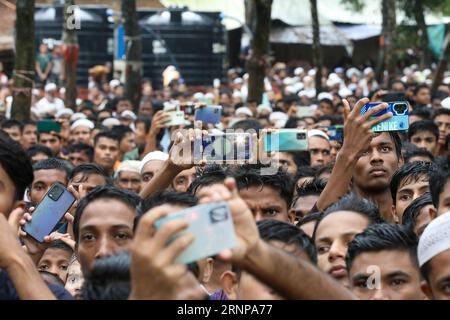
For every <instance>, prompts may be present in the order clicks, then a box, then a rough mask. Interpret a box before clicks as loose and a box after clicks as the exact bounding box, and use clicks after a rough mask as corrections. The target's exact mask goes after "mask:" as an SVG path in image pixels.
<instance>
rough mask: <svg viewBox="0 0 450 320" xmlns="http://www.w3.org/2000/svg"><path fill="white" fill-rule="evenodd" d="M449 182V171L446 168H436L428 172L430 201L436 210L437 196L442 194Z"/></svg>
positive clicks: (437, 204)
mask: <svg viewBox="0 0 450 320" xmlns="http://www.w3.org/2000/svg"><path fill="white" fill-rule="evenodd" d="M449 180H450V170H449V168H448V166H446V167H444V168H437V169H436V170H433V171H432V172H430V178H429V180H428V182H429V184H430V193H431V199H432V200H433V205H434V207H435V208H436V209H438V208H439V196H440V195H441V193H442V192H444V187H445V185H446V184H447V182H448V181H449Z"/></svg>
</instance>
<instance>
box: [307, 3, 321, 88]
mask: <svg viewBox="0 0 450 320" xmlns="http://www.w3.org/2000/svg"><path fill="white" fill-rule="evenodd" d="M309 3H310V6H311V17H312V28H313V45H312V50H313V63H314V66H315V67H316V75H315V82H316V96H317V95H318V94H319V93H320V91H321V89H322V88H321V87H322V65H323V60H322V48H321V47H320V25H319V16H318V14H317V0H310V1H309Z"/></svg>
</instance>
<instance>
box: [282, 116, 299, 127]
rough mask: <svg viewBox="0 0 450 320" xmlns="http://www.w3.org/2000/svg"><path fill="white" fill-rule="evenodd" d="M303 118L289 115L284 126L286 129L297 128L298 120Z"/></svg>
mask: <svg viewBox="0 0 450 320" xmlns="http://www.w3.org/2000/svg"><path fill="white" fill-rule="evenodd" d="M300 120H301V119H300V118H299V117H289V118H288V119H287V121H286V124H285V125H284V127H285V128H286V129H295V128H297V122H298V121H300Z"/></svg>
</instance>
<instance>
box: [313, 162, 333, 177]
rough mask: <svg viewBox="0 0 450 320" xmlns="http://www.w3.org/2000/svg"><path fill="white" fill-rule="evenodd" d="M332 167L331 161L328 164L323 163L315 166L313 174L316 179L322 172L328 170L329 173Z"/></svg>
mask: <svg viewBox="0 0 450 320" xmlns="http://www.w3.org/2000/svg"><path fill="white" fill-rule="evenodd" d="M333 167H334V164H333V163H328V164H325V165H323V166H320V167H318V168H316V174H315V177H316V179H318V178H319V177H320V175H321V174H322V173H326V172H328V173H330V174H331V172H332V171H333Z"/></svg>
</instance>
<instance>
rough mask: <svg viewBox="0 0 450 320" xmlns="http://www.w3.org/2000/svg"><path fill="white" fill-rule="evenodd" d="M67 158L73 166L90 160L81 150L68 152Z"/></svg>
mask: <svg viewBox="0 0 450 320" xmlns="http://www.w3.org/2000/svg"><path fill="white" fill-rule="evenodd" d="M68 158H69V161H70V162H71V163H72V164H73V166H74V167H76V166H79V165H80V164H83V163H89V162H90V159H89V157H88V155H87V154H86V153H85V152H83V151H77V152H71V153H69V155H68Z"/></svg>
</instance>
